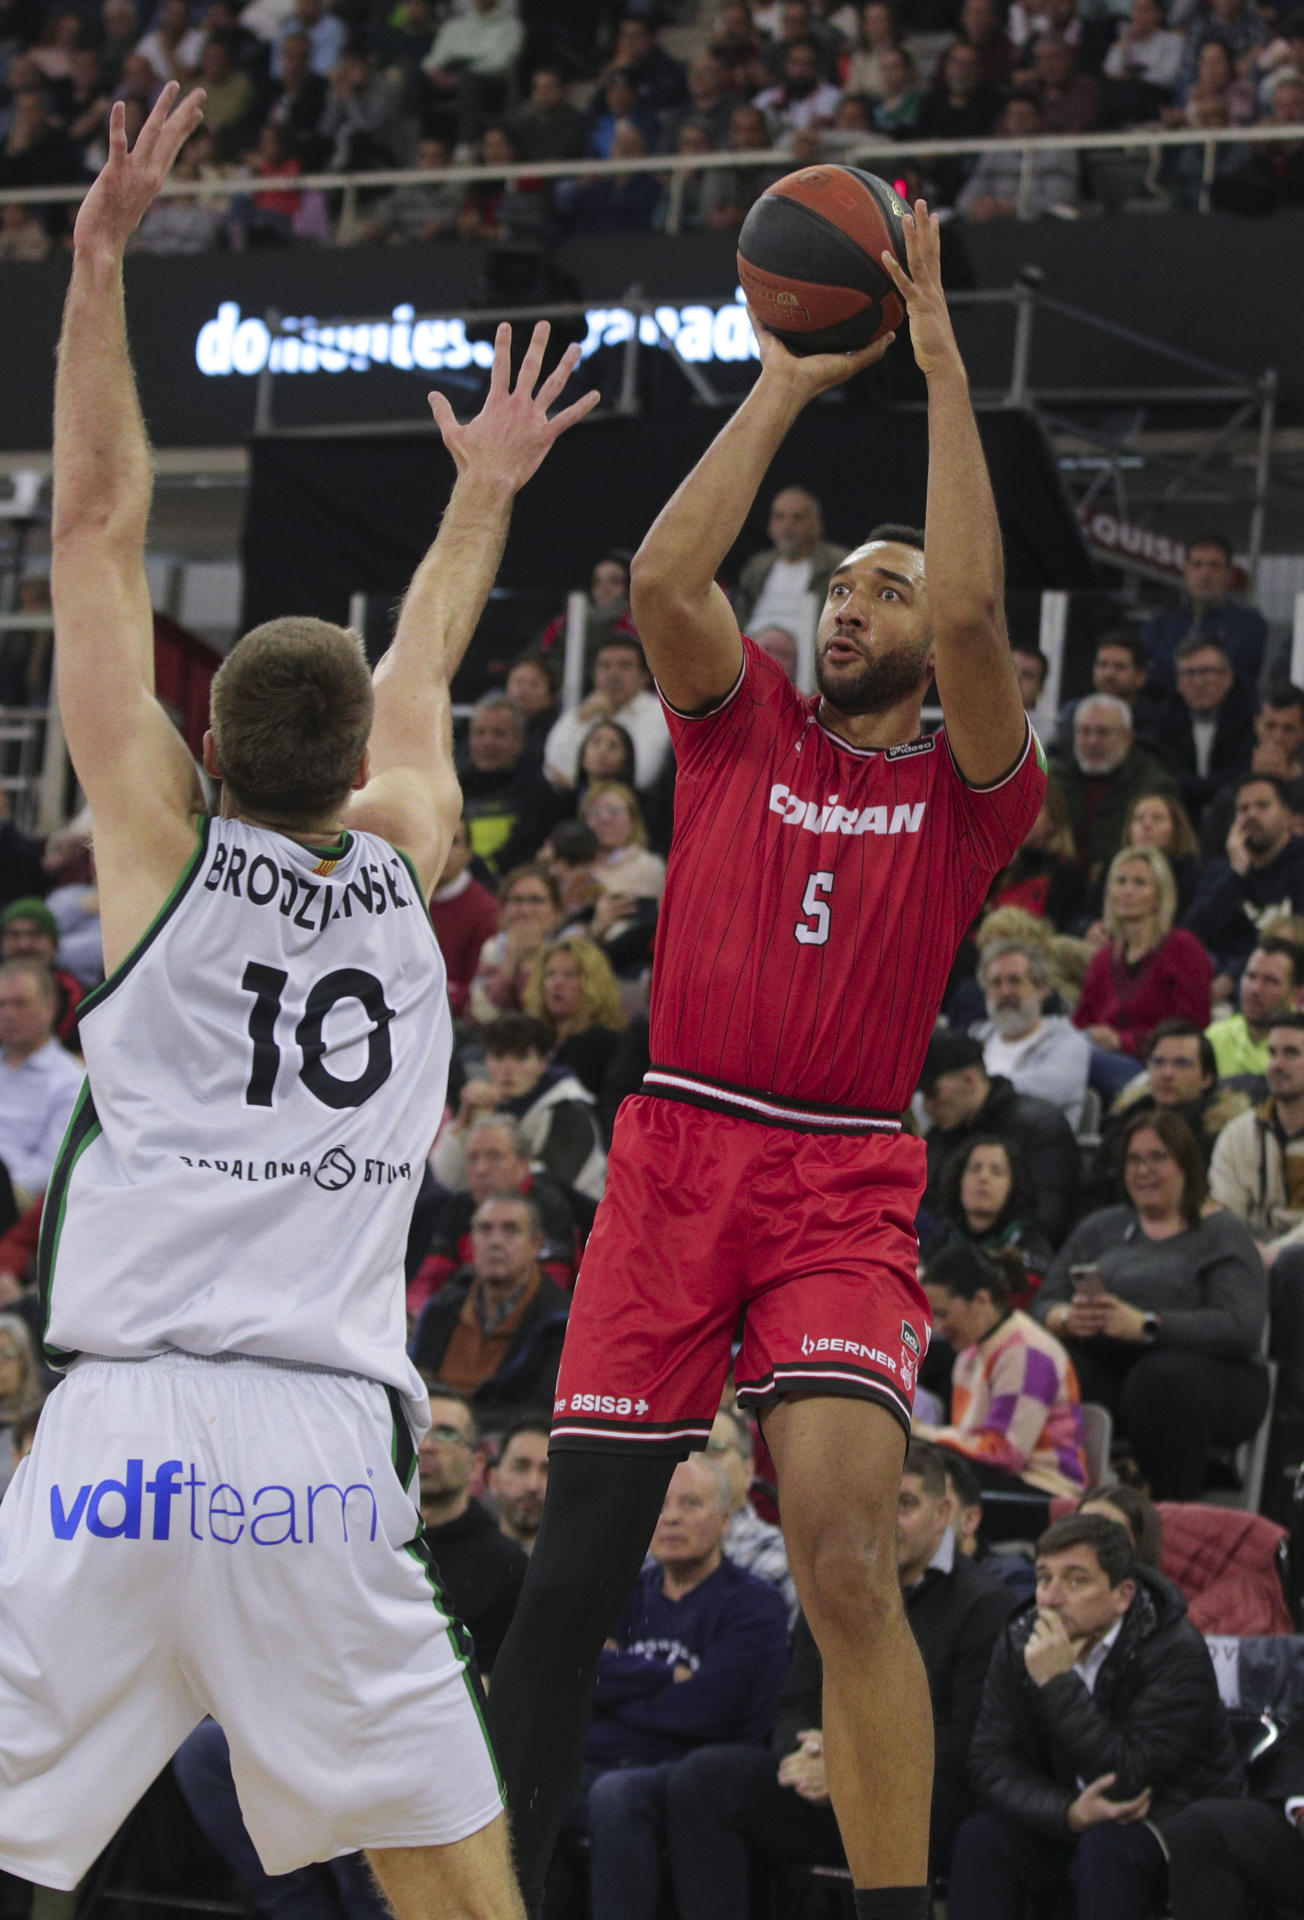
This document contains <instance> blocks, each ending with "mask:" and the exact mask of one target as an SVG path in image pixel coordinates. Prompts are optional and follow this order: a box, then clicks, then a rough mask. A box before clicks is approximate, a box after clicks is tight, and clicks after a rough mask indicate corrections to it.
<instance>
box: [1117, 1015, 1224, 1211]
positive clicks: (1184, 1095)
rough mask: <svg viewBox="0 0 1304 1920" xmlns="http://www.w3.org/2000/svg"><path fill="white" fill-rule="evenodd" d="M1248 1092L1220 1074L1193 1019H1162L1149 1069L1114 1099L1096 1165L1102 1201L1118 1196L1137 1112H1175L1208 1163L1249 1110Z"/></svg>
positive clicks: (1149, 1050)
mask: <svg viewBox="0 0 1304 1920" xmlns="http://www.w3.org/2000/svg"><path fill="white" fill-rule="evenodd" d="M1249 1105H1250V1096H1249V1095H1248V1094H1247V1093H1245V1092H1244V1091H1243V1090H1242V1089H1240V1088H1237V1087H1228V1086H1224V1085H1223V1084H1222V1083H1221V1082H1220V1080H1219V1079H1218V1063H1217V1060H1216V1058H1215V1056H1214V1051H1213V1047H1212V1045H1211V1044H1210V1041H1209V1037H1208V1035H1207V1034H1206V1033H1204V1032H1203V1031H1202V1030H1201V1028H1200V1025H1199V1022H1198V1021H1195V1020H1161V1021H1160V1023H1159V1025H1158V1026H1157V1027H1156V1028H1155V1030H1154V1032H1153V1033H1152V1034H1151V1035H1150V1039H1149V1041H1148V1042H1147V1045H1146V1070H1145V1075H1144V1077H1143V1078H1142V1079H1138V1080H1134V1081H1132V1082H1131V1084H1130V1085H1129V1086H1128V1087H1127V1088H1126V1089H1125V1090H1124V1092H1123V1093H1122V1095H1121V1096H1120V1097H1119V1099H1118V1100H1117V1101H1116V1102H1115V1105H1114V1109H1113V1112H1112V1113H1111V1114H1110V1116H1109V1119H1108V1120H1107V1122H1106V1123H1105V1127H1104V1131H1103V1133H1102V1136H1101V1142H1100V1153H1099V1156H1098V1162H1097V1168H1096V1187H1097V1189H1098V1190H1099V1189H1100V1188H1101V1187H1102V1186H1103V1188H1104V1189H1105V1191H1104V1192H1103V1193H1100V1194H1099V1198H1100V1204H1101V1205H1108V1204H1109V1203H1110V1201H1112V1200H1113V1199H1115V1198H1116V1197H1117V1195H1116V1191H1115V1190H1116V1188H1117V1184H1118V1179H1119V1175H1120V1173H1121V1171H1122V1151H1123V1135H1124V1133H1125V1132H1126V1131H1127V1128H1128V1125H1129V1124H1130V1122H1131V1121H1132V1120H1134V1119H1135V1118H1136V1116H1137V1114H1139V1113H1172V1114H1176V1116H1177V1118H1178V1119H1179V1120H1184V1121H1185V1122H1186V1124H1187V1126H1188V1127H1189V1128H1190V1129H1191V1132H1192V1133H1193V1134H1194V1136H1195V1143H1196V1145H1197V1146H1198V1147H1199V1149H1200V1153H1201V1157H1202V1158H1203V1160H1204V1163H1205V1165H1206V1166H1208V1164H1209V1156H1210V1154H1211V1153H1212V1152H1213V1148H1214V1142H1215V1141H1216V1140H1217V1138H1218V1135H1219V1134H1220V1133H1221V1131H1222V1129H1223V1128H1224V1127H1225V1126H1226V1125H1227V1123H1228V1121H1230V1120H1234V1119H1235V1118H1236V1116H1237V1115H1238V1114H1241V1113H1244V1112H1246V1111H1247V1109H1248V1108H1249Z"/></svg>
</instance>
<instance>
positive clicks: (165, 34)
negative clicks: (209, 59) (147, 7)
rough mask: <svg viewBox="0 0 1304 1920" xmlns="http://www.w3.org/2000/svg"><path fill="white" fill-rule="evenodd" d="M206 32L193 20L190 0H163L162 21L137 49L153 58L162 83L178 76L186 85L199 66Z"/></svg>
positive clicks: (159, 15) (161, 8) (159, 20)
mask: <svg viewBox="0 0 1304 1920" xmlns="http://www.w3.org/2000/svg"><path fill="white" fill-rule="evenodd" d="M203 50H204V36H203V33H202V32H201V30H200V29H199V28H198V27H192V26H191V24H190V9H189V6H188V5H187V0H163V3H162V5H161V6H160V8H159V10H158V25H157V26H156V27H152V28H151V29H150V31H149V32H148V33H147V34H146V35H145V37H144V39H143V40H141V41H139V42H138V43H137V46H136V52H137V53H138V54H140V55H141V56H142V58H144V59H146V60H148V61H149V64H150V66H151V68H152V69H153V72H154V77H155V79H156V80H157V82H158V84H159V86H164V85H166V83H167V82H168V81H169V80H177V81H179V82H180V83H181V84H182V85H183V86H184V84H185V82H186V81H187V80H189V79H190V77H191V75H192V74H193V73H195V72H196V71H197V70H198V67H199V60H200V55H201V54H202V53H203Z"/></svg>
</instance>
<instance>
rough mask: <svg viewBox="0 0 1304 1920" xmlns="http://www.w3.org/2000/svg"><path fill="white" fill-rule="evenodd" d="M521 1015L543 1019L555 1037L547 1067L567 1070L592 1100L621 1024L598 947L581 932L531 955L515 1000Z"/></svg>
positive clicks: (611, 977)
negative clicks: (520, 1002) (526, 976)
mask: <svg viewBox="0 0 1304 1920" xmlns="http://www.w3.org/2000/svg"><path fill="white" fill-rule="evenodd" d="M521 998H522V1000H523V1002H524V1005H525V1011H526V1012H527V1013H532V1014H533V1015H534V1016H535V1018H536V1019H537V1020H546V1021H548V1022H549V1024H550V1025H551V1027H552V1029H553V1031H554V1033H555V1034H556V1036H557V1044H556V1046H555V1047H554V1048H553V1050H552V1064H553V1065H554V1066H556V1067H569V1068H570V1070H571V1072H572V1073H573V1074H574V1075H575V1077H576V1079H577V1080H579V1081H581V1082H582V1084H583V1085H584V1086H586V1087H587V1088H588V1090H589V1092H590V1093H591V1094H593V1095H594V1097H595V1098H596V1097H597V1095H598V1094H600V1093H601V1092H602V1083H603V1080H604V1078H605V1076H606V1071H607V1068H608V1066H609V1065H610V1062H611V1056H612V1054H613V1053H614V1052H615V1050H616V1035H617V1034H618V1033H620V1032H622V1031H623V1030H624V1028H625V1026H626V1024H627V1023H626V1019H625V1012H624V1008H623V1007H622V1006H621V1003H620V988H619V986H618V985H617V984H616V976H615V974H614V973H613V972H612V971H611V965H610V962H609V961H608V959H607V956H606V954H605V953H603V951H602V949H601V947H599V946H597V945H595V943H594V942H593V941H592V940H586V939H585V938H584V937H583V935H582V934H577V933H571V934H563V935H562V937H561V939H560V940H553V941H551V942H550V943H549V944H548V945H547V946H546V947H544V948H543V949H542V951H541V952H539V953H536V954H535V956H534V959H533V961H532V963H531V966H530V975H529V979H528V980H527V981H526V983H525V989H524V992H523V993H522V996H521Z"/></svg>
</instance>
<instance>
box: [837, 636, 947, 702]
mask: <svg viewBox="0 0 1304 1920" xmlns="http://www.w3.org/2000/svg"><path fill="white" fill-rule="evenodd" d="M926 657H927V649H926V648H921V649H920V650H919V651H918V652H916V651H913V650H909V649H906V648H897V649H894V651H893V652H891V653H880V654H876V655H875V656H874V657H873V658H871V659H868V660H865V659H862V661H861V664H860V665H859V666H858V667H842V668H840V669H837V670H835V671H833V672H830V671H829V670H828V668H827V667H826V665H825V659H824V654H823V652H822V651H819V650H817V652H816V655H815V684H816V686H817V687H818V688H819V690H820V692H821V693H822V694H823V696H824V698H825V699H826V700H827V701H828V703H829V705H830V706H831V707H836V708H837V710H838V712H839V713H847V714H864V713H886V712H887V711H888V709H889V708H891V707H897V706H900V704H901V702H902V701H903V700H908V699H909V698H910V696H911V694H913V693H921V692H922V691H923V690H924V689H925V687H926V686H927V678H928V677H927V672H926V669H925V666H924V661H925V659H926Z"/></svg>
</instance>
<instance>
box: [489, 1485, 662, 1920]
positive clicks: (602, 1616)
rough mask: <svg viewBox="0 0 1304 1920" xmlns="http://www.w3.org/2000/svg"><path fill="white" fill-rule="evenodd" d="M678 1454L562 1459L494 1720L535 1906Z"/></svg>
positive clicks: (505, 1652) (522, 1870)
mask: <svg viewBox="0 0 1304 1920" xmlns="http://www.w3.org/2000/svg"><path fill="white" fill-rule="evenodd" d="M677 1465H678V1461H677V1460H676V1459H674V1458H672V1457H669V1456H667V1455H666V1454H653V1455H651V1456H645V1457H635V1458H633V1459H631V1458H630V1457H629V1455H627V1454H623V1453H622V1454H615V1453H583V1452H571V1451H570V1450H569V1449H568V1450H565V1451H559V1452H556V1453H554V1454H553V1455H552V1457H551V1459H550V1461H549V1466H548V1497H547V1499H546V1501H545V1502H544V1509H543V1521H542V1524H541V1525H540V1527H539V1536H538V1539H537V1540H536V1541H535V1545H534V1551H533V1553H532V1554H531V1555H530V1568H529V1572H528V1573H527V1574H526V1577H525V1586H524V1588H523V1590H522V1592H521V1598H520V1601H519V1603H518V1605H517V1609H516V1617H515V1619H514V1620H513V1622H512V1625H511V1627H510V1629H509V1631H508V1634H507V1638H506V1639H505V1640H504V1642H503V1646H502V1651H501V1652H500V1653H499V1655H498V1658H497V1660H496V1661H495V1662H494V1671H493V1680H492V1683H491V1685H490V1688H489V1712H488V1724H489V1733H490V1737H491V1739H492V1740H493V1744H494V1752H495V1755H496V1757H497V1761H498V1768H499V1771H500V1773H501V1774H502V1777H503V1783H504V1786H505V1787H506V1790H507V1811H508V1817H509V1819H510V1821H511V1827H512V1840H513V1846H514V1851H515V1854H516V1864H517V1871H518V1872H519V1874H520V1877H521V1888H522V1891H523V1893H524V1895H525V1900H526V1905H527V1907H532V1905H533V1903H534V1901H535V1900H536V1899H537V1897H538V1895H539V1893H540V1891H541V1889H542V1886H543V1878H544V1875H545V1873H546V1872H547V1870H548V1862H549V1860H550V1859H551V1857H552V1850H553V1847H554V1845H555V1844H556V1839H557V1828H558V1825H559V1823H560V1821H561V1817H562V1814H563V1812H564V1810H565V1807H566V1803H567V1801H568V1799H569V1798H570V1795H571V1792H572V1791H573V1789H574V1785H575V1779H576V1776H577V1775H578V1773H579V1770H580V1765H581V1762H582V1761H583V1758H584V1743H585V1740H586V1738H587V1736H588V1725H589V1699H590V1695H591V1693H592V1691H593V1681H594V1677H595V1675H596V1672H597V1665H598V1655H599V1653H600V1652H601V1651H602V1643H603V1641H604V1640H605V1639H606V1638H607V1635H608V1634H609V1633H610V1632H611V1627H612V1622H613V1621H614V1620H615V1618H616V1615H617V1613H618V1612H619V1611H620V1608H621V1606H622V1605H623V1604H624V1602H625V1600H626V1598H627V1597H628V1595H629V1590H630V1588H631V1587H632V1586H633V1584H634V1581H635V1579H636V1578H637V1575H638V1570H639V1568H640V1566H641V1565H642V1564H643V1557H644V1555H645V1554H646V1552H647V1545H648V1541H649V1540H650V1539H651V1538H652V1534H653V1530H654V1529H655V1527H656V1523H657V1516H658V1515H659V1513H660V1512H661V1504H662V1501H663V1500H664V1499H665V1492H666V1487H667V1485H668V1484H669V1481H670V1476H671V1474H672V1473H673V1472H674V1470H675V1467H676V1466H677Z"/></svg>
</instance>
